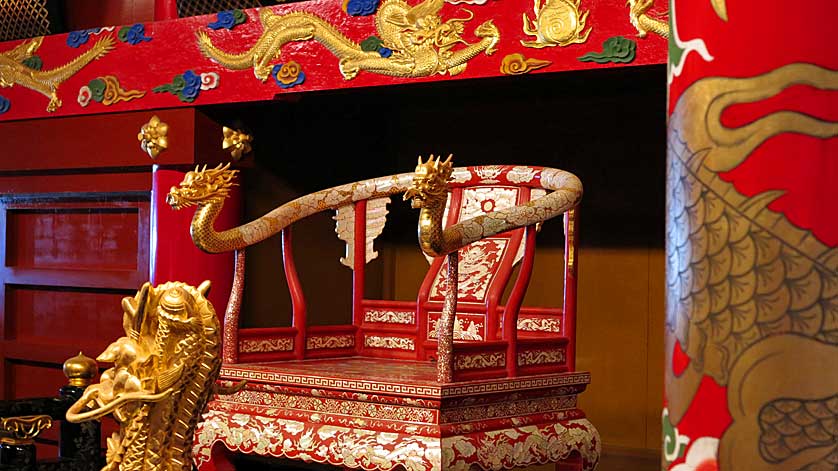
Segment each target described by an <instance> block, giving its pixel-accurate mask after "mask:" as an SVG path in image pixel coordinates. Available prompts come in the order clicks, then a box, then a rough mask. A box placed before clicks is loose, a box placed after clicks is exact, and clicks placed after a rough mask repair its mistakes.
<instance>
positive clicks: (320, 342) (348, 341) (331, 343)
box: [306, 335, 355, 350]
mask: <svg viewBox="0 0 838 471" xmlns="http://www.w3.org/2000/svg"><path fill="white" fill-rule="evenodd" d="M354 346H355V336H354V335H320V336H317V337H309V338H307V339H306V349H307V350H321V349H328V348H350V347H354Z"/></svg>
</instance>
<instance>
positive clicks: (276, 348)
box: [239, 337, 294, 353]
mask: <svg viewBox="0 0 838 471" xmlns="http://www.w3.org/2000/svg"><path fill="white" fill-rule="evenodd" d="M292 350H294V339H293V338H290V337H285V338H273V339H243V340H240V341H239V352H241V353H271V352H290V351H292Z"/></svg>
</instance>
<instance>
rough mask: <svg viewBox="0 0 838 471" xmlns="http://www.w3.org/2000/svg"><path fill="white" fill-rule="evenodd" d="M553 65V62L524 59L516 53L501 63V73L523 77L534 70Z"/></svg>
mask: <svg viewBox="0 0 838 471" xmlns="http://www.w3.org/2000/svg"><path fill="white" fill-rule="evenodd" d="M550 64H552V62H551V61H548V60H542V59H533V58H527V57H524V55H523V54H521V53H519V52H516V53H514V54H509V55H507V56H506V57H504V58H503V60H502V61H501V62H500V72H501V73H502V74H506V75H522V74H526V73H527V72H532V71H533V70H538V69H542V68H544V67H547V66H548V65H550Z"/></svg>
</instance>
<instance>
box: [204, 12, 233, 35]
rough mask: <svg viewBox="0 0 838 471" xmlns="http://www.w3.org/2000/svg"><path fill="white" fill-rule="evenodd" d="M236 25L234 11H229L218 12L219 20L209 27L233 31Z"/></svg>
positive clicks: (208, 25)
mask: <svg viewBox="0 0 838 471" xmlns="http://www.w3.org/2000/svg"><path fill="white" fill-rule="evenodd" d="M235 25H236V17H235V16H234V15H233V11H232V10H227V11H220V12H218V16H217V19H216V20H215V21H214V22H212V23H209V24H207V27H208V28H210V29H215V30H218V29H221V28H226V29H233V26H235Z"/></svg>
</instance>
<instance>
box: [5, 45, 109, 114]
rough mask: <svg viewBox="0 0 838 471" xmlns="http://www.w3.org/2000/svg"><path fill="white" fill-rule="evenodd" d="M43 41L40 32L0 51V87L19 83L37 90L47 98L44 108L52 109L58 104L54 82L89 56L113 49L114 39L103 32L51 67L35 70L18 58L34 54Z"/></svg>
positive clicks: (103, 53)
mask: <svg viewBox="0 0 838 471" xmlns="http://www.w3.org/2000/svg"><path fill="white" fill-rule="evenodd" d="M43 41H44V37H43V36H40V37H37V38H34V39H31V40H29V41H24V42H23V43H21V44H19V45H18V46H16V47H14V48H12V49H10V50H8V51H5V52H0V87H12V86H14V85H20V86H22V87H26V88H28V89H30V90H34V91H36V92H39V93H41V94H43V95H44V96H46V97H47V98H49V104H48V105H47V111H49V112H52V111H55V110H57V109H58V108H60V107H61V99H60V98H58V86H59V85H61V83H62V82H63V81H65V80H67V79H68V78H70V77H72V76H73V75H75V74H76V72H78V71H80V70H81V69H82V68H83V67H84V66H86V65H87V64H89V63H90V62H92V61H93V60H95V59H98V58H100V57H102V56H104V55H105V54H107V53H108V52H109V51H110V50H112V49H113V47H114V42H113V38H112V37H110V36H105V37H103V38H102V39H100V40H98V41H96V44H94V45H93V47H91V48H90V49H88V50H87V51H85V52H83V53H81V54H80V55H79V56H77V57H75V58H74V59H73V60H71V61H70V62H68V63H66V64H64V65H62V66H60V67H56V68H54V69H51V70H36V69H33V68H31V67H28V66H26V65H24V64H23V63H22V62H23V61H25V60H26V59H29V58H30V57H32V56H34V55H35V52H37V50H38V48H39V47H41V43H42V42H43Z"/></svg>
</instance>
